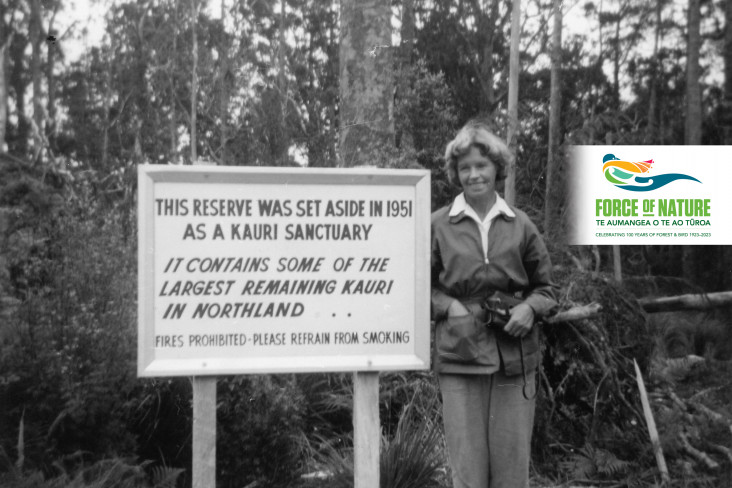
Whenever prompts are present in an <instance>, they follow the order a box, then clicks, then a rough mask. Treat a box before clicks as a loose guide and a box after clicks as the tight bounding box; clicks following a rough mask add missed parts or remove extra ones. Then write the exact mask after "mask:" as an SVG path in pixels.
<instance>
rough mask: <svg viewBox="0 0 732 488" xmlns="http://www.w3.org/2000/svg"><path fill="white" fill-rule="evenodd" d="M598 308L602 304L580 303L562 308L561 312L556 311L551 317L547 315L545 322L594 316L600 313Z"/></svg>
mask: <svg viewBox="0 0 732 488" xmlns="http://www.w3.org/2000/svg"><path fill="white" fill-rule="evenodd" d="M600 310H602V305H600V304H599V303H595V302H593V303H590V304H589V305H580V306H577V307H572V308H570V309H569V310H563V311H561V312H558V313H556V314H554V315H552V316H551V317H547V319H546V322H547V323H549V324H556V323H557V322H570V321H573V320H581V319H589V318H592V317H596V316H597V315H598V314H599V313H600Z"/></svg>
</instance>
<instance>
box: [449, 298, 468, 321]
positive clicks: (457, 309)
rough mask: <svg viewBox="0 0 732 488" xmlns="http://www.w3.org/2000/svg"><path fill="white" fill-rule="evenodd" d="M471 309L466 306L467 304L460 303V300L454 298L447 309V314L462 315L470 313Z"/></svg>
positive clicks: (450, 315) (452, 315)
mask: <svg viewBox="0 0 732 488" xmlns="http://www.w3.org/2000/svg"><path fill="white" fill-rule="evenodd" d="M469 313H470V311H469V310H468V309H467V308H465V305H463V304H462V303H460V300H453V301H452V303H451V304H450V307H449V308H448V309H447V316H448V317H462V316H463V315H468V314H469Z"/></svg>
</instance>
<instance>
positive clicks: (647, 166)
mask: <svg viewBox="0 0 732 488" xmlns="http://www.w3.org/2000/svg"><path fill="white" fill-rule="evenodd" d="M602 163H603V165H602V172H603V173H605V179H606V180H607V181H609V182H610V183H612V184H613V185H615V186H616V187H617V188H622V189H623V190H628V191H651V190H655V189H657V188H661V187H662V186H666V185H668V184H669V183H671V182H672V181H676V180H693V181H696V182H697V183H701V181H699V180H697V179H696V178H694V177H693V176H689V175H685V174H682V173H668V174H665V175H658V176H639V175H642V174H644V173H648V172H649V171H650V170H651V165H652V164H653V160H652V159H649V160H647V161H640V162H635V163H633V162H630V161H622V160H621V159H620V158H617V157H616V156H615V155H614V154H606V155H605V157H604V158H602Z"/></svg>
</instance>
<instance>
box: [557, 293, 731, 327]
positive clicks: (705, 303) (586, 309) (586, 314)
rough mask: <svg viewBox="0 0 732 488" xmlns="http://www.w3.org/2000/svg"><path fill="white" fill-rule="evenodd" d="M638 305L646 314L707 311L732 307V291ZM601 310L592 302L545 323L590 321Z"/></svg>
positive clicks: (665, 298)
mask: <svg viewBox="0 0 732 488" xmlns="http://www.w3.org/2000/svg"><path fill="white" fill-rule="evenodd" d="M638 304H639V305H640V306H641V308H643V310H645V311H646V312H647V313H655V312H674V311H679V310H708V309H710V308H714V307H724V306H732V291H722V292H718V293H707V294H701V295H678V296H673V297H662V298H641V299H639V300H638ZM601 310H602V305H600V304H599V303H596V302H593V303H590V304H589V305H578V306H576V307H572V308H570V309H569V310H563V311H561V312H557V313H556V314H554V315H552V316H551V317H547V318H546V319H545V322H546V323H548V324H556V323H558V322H570V321H573V320H582V319H590V318H592V317H597V316H598V315H599V314H600V311H601Z"/></svg>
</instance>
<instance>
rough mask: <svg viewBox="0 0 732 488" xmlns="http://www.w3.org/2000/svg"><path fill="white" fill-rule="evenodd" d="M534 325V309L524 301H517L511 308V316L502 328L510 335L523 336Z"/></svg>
mask: <svg viewBox="0 0 732 488" xmlns="http://www.w3.org/2000/svg"><path fill="white" fill-rule="evenodd" d="M533 326H534V309H532V308H531V307H530V306H528V305H526V304H525V303H519V304H518V305H516V306H515V307H513V308H512V309H511V318H510V319H509V321H508V323H507V324H506V325H505V326H504V327H503V330H504V331H506V333H507V334H508V335H510V336H512V337H524V336H525V335H526V334H528V333H529V332H530V331H531V327H533Z"/></svg>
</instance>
